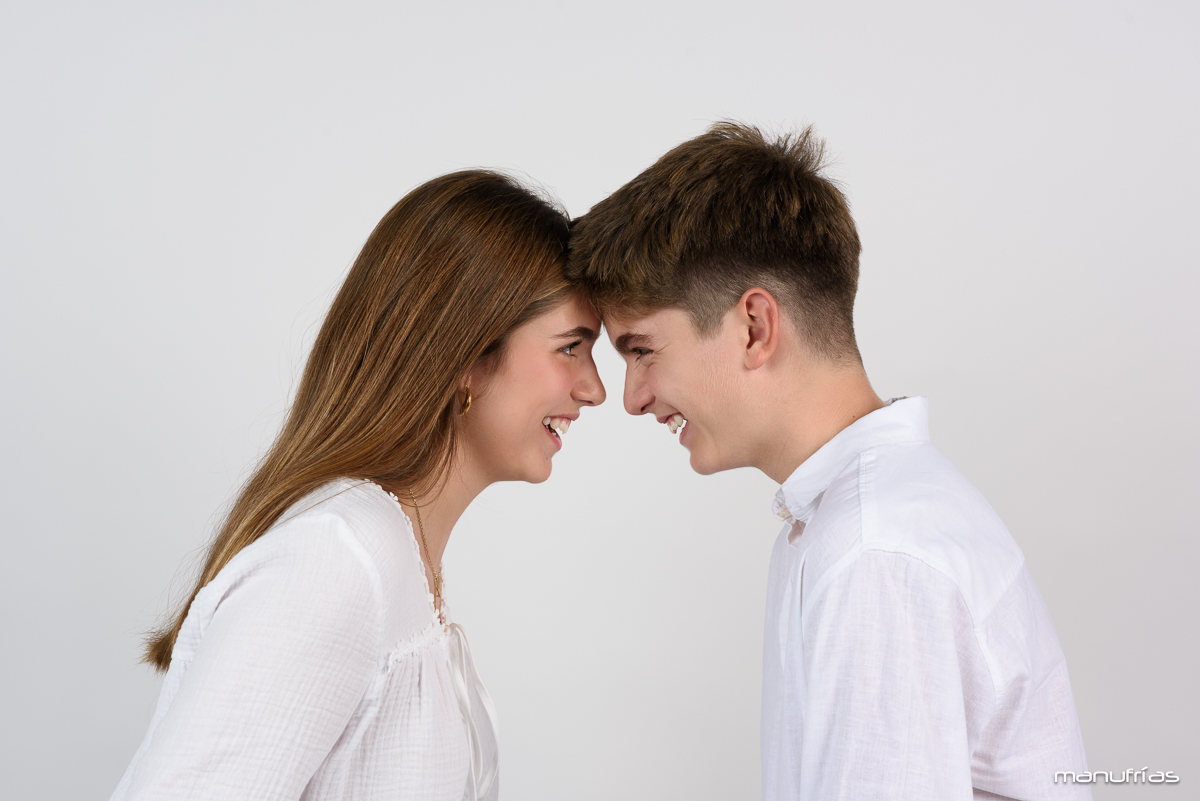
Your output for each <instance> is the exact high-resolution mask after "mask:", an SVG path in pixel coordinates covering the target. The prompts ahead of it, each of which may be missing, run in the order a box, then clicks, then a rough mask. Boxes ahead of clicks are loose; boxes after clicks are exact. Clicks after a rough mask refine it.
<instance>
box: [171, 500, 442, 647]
mask: <svg viewBox="0 0 1200 801" xmlns="http://www.w3.org/2000/svg"><path fill="white" fill-rule="evenodd" d="M410 527H411V524H410V523H409V522H408V518H407V517H406V516H405V514H404V511H403V510H402V509H401V508H400V505H399V503H398V502H396V501H395V500H394V499H392V498H391V497H389V495H388V494H387V493H386V492H385V491H384V490H383V489H381V488H380V487H379V486H378V485H376V484H373V483H371V482H369V481H356V480H352V479H339V480H337V481H331V482H329V483H328V484H325V485H323V486H322V487H320V488H318V489H317V490H315V491H314V492H312V493H309V494H308V495H307V496H305V497H304V498H302V499H301V500H300V501H298V502H296V503H295V504H293V505H292V506H291V507H290V508H289V509H288V510H287V511H285V512H284V513H283V514H282V515H280V518H279V520H278V521H276V523H275V524H274V525H273V526H271V527H270V528H269V529H268V530H267V531H266V532H265V533H264V534H263V535H262V536H261V537H259V538H258V539H257V540H256V541H255V542H253V543H251V544H250V545H248V546H246V547H245V548H243V549H242V551H240V552H239V553H238V554H237V555H236V556H234V557H233V559H231V560H230V561H229V564H227V565H226V566H225V568H224V569H222V570H221V572H220V573H219V574H218V575H217V577H216V578H215V579H213V581H212V582H211V583H210V584H209V585H208V586H206V587H205V588H204V590H202V591H201V595H202V596H204V597H203V598H202V597H201V596H198V597H197V599H196V600H197V604H195V605H194V606H198V607H199V608H197V609H196V610H195V611H197V612H200V613H201V615H204V610H205V608H207V609H208V611H209V612H210V613H211V612H212V611H215V609H216V607H217V606H218V605H219V604H220V603H221V600H222V599H223V598H224V597H225V596H226V595H227V594H228V593H229V592H230V591H232V590H234V589H235V588H237V587H239V586H241V585H243V584H245V583H246V582H248V581H251V582H256V583H257V582H265V581H276V582H282V583H284V584H286V585H287V586H289V587H293V588H296V587H298V586H303V587H304V588H305V589H306V590H307V591H309V592H311V593H314V594H318V595H322V596H324V595H332V596H338V597H342V596H350V595H353V596H355V597H356V598H358V599H359V606H363V607H364V608H363V609H361V613H362V614H371V615H379V616H380V621H381V624H382V629H383V630H382V632H381V634H382V636H383V645H384V646H385V647H388V644H389V643H393V644H394V643H396V642H401V641H404V640H406V639H409V638H410V637H412V636H414V635H415V634H416V633H417V632H420V631H422V630H423V629H425V628H426V627H427V625H428V621H429V619H430V617H431V616H432V614H433V613H432V606H431V605H430V603H429V601H428V600H427V597H426V596H427V591H426V586H425V576H424V567H423V565H422V564H420V563H419V561H417V557H416V556H415V555H414V549H413V546H412V544H411V543H412V542H413V540H412V535H411V533H410ZM414 562H415V563H414ZM330 600H332V599H330ZM368 605H369V606H370V607H373V608H366V607H367V606H368Z"/></svg>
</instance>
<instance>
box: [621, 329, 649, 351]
mask: <svg viewBox="0 0 1200 801" xmlns="http://www.w3.org/2000/svg"><path fill="white" fill-rule="evenodd" d="M650 344H651V340H650V336H649V335H648V334H641V333H638V332H637V331H629V332H627V333H624V334H621V336H619V337H617V341H616V342H614V343H613V346H614V347H616V349H617V353H621V354H625V353H632V352H633V349H634V348H648V347H649V345H650Z"/></svg>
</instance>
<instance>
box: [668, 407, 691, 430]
mask: <svg viewBox="0 0 1200 801" xmlns="http://www.w3.org/2000/svg"><path fill="white" fill-rule="evenodd" d="M686 422H687V420H685V419H684V417H683V415H682V414H680V413H679V412H675V414H673V415H671V416H670V417H668V418H667V428H669V429H671V433H672V434H674V433H675V432H676V431H678V430H679V429H681V428H683V424H684V423H686Z"/></svg>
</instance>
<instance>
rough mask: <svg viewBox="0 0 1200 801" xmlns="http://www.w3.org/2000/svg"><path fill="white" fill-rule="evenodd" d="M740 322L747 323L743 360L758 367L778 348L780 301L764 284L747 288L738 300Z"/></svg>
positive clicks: (749, 368) (753, 368) (750, 367)
mask: <svg viewBox="0 0 1200 801" xmlns="http://www.w3.org/2000/svg"><path fill="white" fill-rule="evenodd" d="M737 308H738V317H739V318H740V320H739V322H740V323H741V324H742V325H743V326H745V332H746V333H745V348H746V350H745V353H744V354H743V357H742V359H743V362H744V363H745V365H746V369H748V370H757V369H758V368H759V367H762V366H763V365H764V364H766V363H767V361H768V360H770V358H771V356H772V355H774V353H775V351H776V350H777V349H778V348H779V333H780V332H779V303H778V301H776V300H775V296H774V295H772V294H771V293H770V292H768V291H767V290H765V289H763V288H762V287H751V288H750V289H747V290H746V291H745V292H744V293H743V294H742V297H741V299H739V300H738V306H737Z"/></svg>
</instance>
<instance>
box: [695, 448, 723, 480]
mask: <svg viewBox="0 0 1200 801" xmlns="http://www.w3.org/2000/svg"><path fill="white" fill-rule="evenodd" d="M690 452H691V458H690V459H689V460H688V463H689V464H690V465H691V466H692V470H694V471H695V472H697V473H699V474H700V475H702V476H711V475H712V474H713V473H720V472H721V471H722V470H724V469H725V468H724V467H722V466H721V465H720V464H718V463H717V462H716V461H715V460H712V459H706V458H704V454H703V452H702V451H701V450H700V449H699V448H696V449H690Z"/></svg>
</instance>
